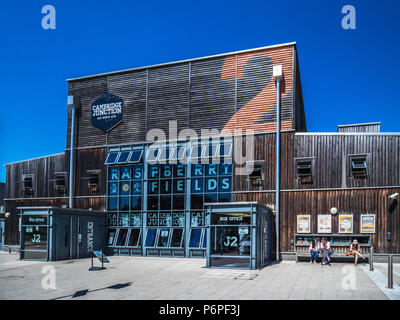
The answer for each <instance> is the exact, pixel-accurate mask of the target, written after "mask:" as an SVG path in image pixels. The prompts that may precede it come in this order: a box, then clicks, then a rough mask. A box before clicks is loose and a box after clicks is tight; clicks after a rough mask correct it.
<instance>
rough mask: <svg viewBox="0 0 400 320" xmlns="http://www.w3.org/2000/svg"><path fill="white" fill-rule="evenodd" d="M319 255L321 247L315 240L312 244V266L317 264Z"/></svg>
mask: <svg viewBox="0 0 400 320" xmlns="http://www.w3.org/2000/svg"><path fill="white" fill-rule="evenodd" d="M318 253H319V246H318V243H317V241H316V240H315V239H313V240H312V242H311V244H310V256H311V257H310V264H311V263H313V262H314V264H316V263H317V259H318Z"/></svg>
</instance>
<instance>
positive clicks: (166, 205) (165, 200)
mask: <svg viewBox="0 0 400 320" xmlns="http://www.w3.org/2000/svg"><path fill="white" fill-rule="evenodd" d="M171 200H172V199H171V196H160V210H171Z"/></svg>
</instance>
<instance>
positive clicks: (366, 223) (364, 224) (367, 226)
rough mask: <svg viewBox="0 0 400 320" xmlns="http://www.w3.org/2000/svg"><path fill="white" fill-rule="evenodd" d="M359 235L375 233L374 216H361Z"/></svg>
mask: <svg viewBox="0 0 400 320" xmlns="http://www.w3.org/2000/svg"><path fill="white" fill-rule="evenodd" d="M360 229H361V230H360V231H361V233H375V215H374V214H362V215H361V220H360Z"/></svg>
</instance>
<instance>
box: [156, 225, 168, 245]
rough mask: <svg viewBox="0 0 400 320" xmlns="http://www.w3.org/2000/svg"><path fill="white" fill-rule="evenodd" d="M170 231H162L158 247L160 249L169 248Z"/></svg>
mask: <svg viewBox="0 0 400 320" xmlns="http://www.w3.org/2000/svg"><path fill="white" fill-rule="evenodd" d="M169 231H170V229H160V235H159V236H158V245H157V247H160V248H165V247H168V238H169Z"/></svg>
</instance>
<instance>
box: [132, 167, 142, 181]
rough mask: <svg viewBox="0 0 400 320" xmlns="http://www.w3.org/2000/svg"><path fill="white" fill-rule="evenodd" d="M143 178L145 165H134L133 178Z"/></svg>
mask: <svg viewBox="0 0 400 320" xmlns="http://www.w3.org/2000/svg"><path fill="white" fill-rule="evenodd" d="M142 178H143V166H142V165H139V166H132V179H134V180H142Z"/></svg>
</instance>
